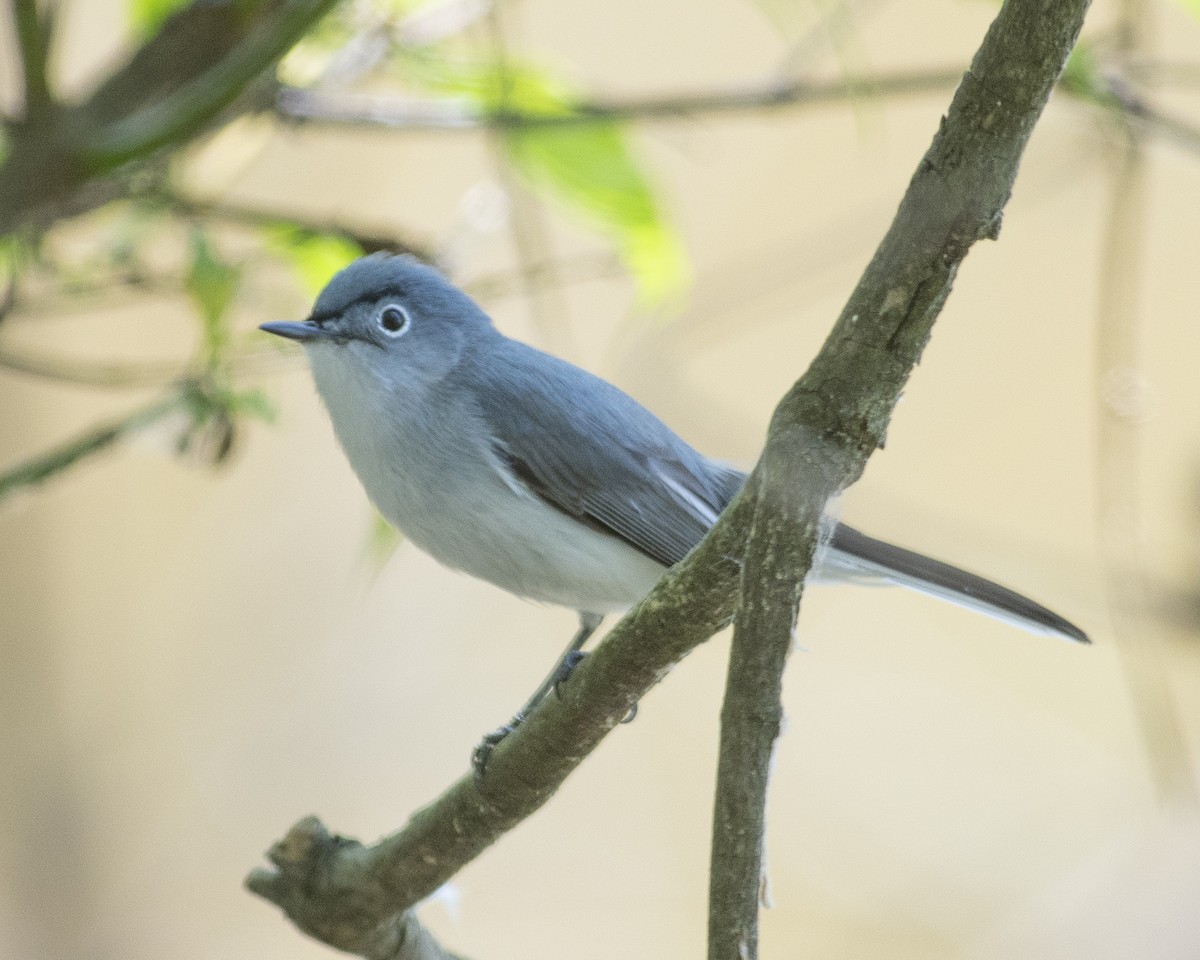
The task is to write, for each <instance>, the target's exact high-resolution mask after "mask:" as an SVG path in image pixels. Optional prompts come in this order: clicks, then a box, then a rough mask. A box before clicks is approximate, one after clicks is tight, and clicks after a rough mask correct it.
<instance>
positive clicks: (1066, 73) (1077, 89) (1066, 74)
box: [1059, 41, 1108, 98]
mask: <svg viewBox="0 0 1200 960" xmlns="http://www.w3.org/2000/svg"><path fill="white" fill-rule="evenodd" d="M1059 82H1060V83H1061V84H1062V86H1063V88H1064V89H1066V90H1068V91H1070V92H1071V93H1074V94H1077V95H1079V96H1085V97H1089V98H1095V97H1096V96H1098V95H1100V94H1102V93H1107V91H1108V85H1107V84H1106V83H1105V82H1104V78H1103V76H1101V73H1100V64H1099V61H1098V60H1097V59H1096V54H1095V51H1094V50H1093V49H1092V47H1091V45H1090V44H1087V43H1085V42H1083V41H1080V42H1079V43H1077V44H1076V45H1075V48H1074V49H1073V50H1072V51H1071V55H1070V56H1069V57H1067V63H1066V65H1065V66H1064V67H1063V72H1062V77H1060V78H1059Z"/></svg>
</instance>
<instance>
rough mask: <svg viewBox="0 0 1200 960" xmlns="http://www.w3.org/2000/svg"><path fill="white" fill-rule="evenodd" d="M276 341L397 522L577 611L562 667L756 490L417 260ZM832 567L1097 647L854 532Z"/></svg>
mask: <svg viewBox="0 0 1200 960" xmlns="http://www.w3.org/2000/svg"><path fill="white" fill-rule="evenodd" d="M262 329H263V330H265V331H267V332H268V333H274V334H277V335H279V336H282V337H287V338H289V339H292V340H298V341H299V342H301V343H302V344H303V345H304V346H305V348H306V352H307V354H308V359H309V362H310V363H311V365H312V372H313V377H314V379H315V380H316V384H317V390H318V391H319V393H320V395H321V398H322V400H324V402H325V405H326V407H328V408H329V415H330V417H331V418H332V420H333V427H334V431H335V432H336V433H337V436H338V440H340V441H341V444H342V447H343V448H344V449H345V451H346V455H347V456H348V457H349V458H350V463H351V465H352V466H353V467H354V471H355V473H357V474H358V477H359V479H360V480H361V481H362V484H363V486H364V487H365V488H366V490H367V494H368V495H369V496H370V498H371V500H372V501H373V502H374V504H375V506H376V507H377V508H378V509H379V512H380V513H382V514H383V516H384V517H385V518H387V520H388V521H389V522H390V523H392V524H393V525H394V526H396V527H397V528H398V529H399V530H401V531H402V532H403V533H404V534H405V536H407V537H408V538H409V539H410V540H412V542H413V543H415V544H416V545H417V546H418V547H420V548H421V549H423V550H424V551H426V552H427V553H429V554H430V555H431V556H433V557H434V558H435V559H437V560H439V561H440V562H442V563H443V564H445V565H446V566H448V567H453V568H455V569H458V570H463V571H465V572H467V573H470V574H472V575H474V576H476V577H479V578H480V579H483V580H487V581H489V582H490V583H494V584H496V585H497V586H499V587H503V588H504V589H505V590H508V591H509V592H510V593H515V594H517V595H518V596H521V597H528V598H530V599H533V600H541V601H546V602H549V603H554V604H559V605H562V606H565V607H570V608H571V609H574V610H577V611H579V614H580V620H581V628H580V630H579V632H578V633H577V634H576V636H575V637H574V639H573V640H572V642H571V646H570V647H569V648H568V651H567V654H565V655H564V658H566V657H568V656H569V655H571V654H573V653H574V652H575V651H577V650H578V649H579V647H581V646H582V645H583V643H584V642H585V641H586V640H587V637H588V635H589V634H590V633H591V632H592V631H593V630H594V629H595V628H596V627H597V626H598V625H599V622H600V619H601V616H602V615H603V614H606V613H610V612H613V611H616V610H623V609H625V608H627V607H629V606H631V605H632V604H634V603H635V602H636V601H638V600H639V599H641V597H642V596H644V595H645V594H646V593H647V592H649V590H650V588H651V587H653V586H654V584H655V582H656V581H657V580H658V578H659V577H660V576H661V575H662V573H663V571H664V570H666V568H667V567H670V566H671V565H673V564H675V563H678V562H679V561H680V560H682V559H683V557H684V555H685V554H687V553H688V551H689V550H691V549H692V547H694V546H695V545H696V544H697V543H699V541H700V539H701V538H702V537H703V536H704V534H705V532H706V531H707V530H708V529H709V527H711V526H712V525H713V523H715V522H716V519H717V515H718V514H719V513H720V512H721V510H722V509H723V508H724V507H725V505H726V504H727V503H728V502H729V501H730V499H731V498H732V497H733V495H734V494H735V493H736V492H737V491H738V489H739V488H740V487H741V485H742V482H743V481H744V479H745V474H744V473H742V472H741V471H739V470H735V469H732V468H730V467H727V466H724V465H722V464H719V463H716V462H714V461H712V460H709V459H707V458H706V457H704V456H701V455H700V454H699V453H697V452H696V451H695V450H693V449H692V448H691V447H690V446H688V444H686V443H685V442H684V441H683V440H681V439H680V438H679V437H678V436H676V435H675V433H674V432H673V431H672V430H671V429H670V428H669V427H667V426H666V425H665V424H664V423H662V421H660V420H659V419H658V418H657V417H655V416H654V415H653V414H652V413H650V412H649V411H648V410H646V409H645V408H644V407H642V406H641V405H640V404H638V403H637V402H636V401H635V400H633V399H632V398H631V397H629V396H628V395H626V394H625V393H622V392H621V391H620V390H618V389H617V388H616V387H614V386H613V385H612V384H610V383H607V382H605V381H604V380H601V379H599V378H598V377H595V376H593V375H592V374H590V373H587V372H586V371H584V370H581V369H579V368H578V367H575V366H572V365H571V364H569V363H567V362H565V361H563V360H559V359H557V358H555V357H552V356H549V355H547V354H545V353H542V352H540V351H538V350H535V349H534V348H533V347H530V346H527V345H526V344H523V343H519V342H517V341H515V340H510V339H509V338H508V337H506V336H504V335H503V334H502V333H500V332H499V331H498V330H497V329H496V328H495V327H494V326H492V322H491V320H490V319H489V318H488V316H487V315H486V314H485V313H484V312H483V311H482V310H481V309H480V308H479V307H478V306H477V305H476V304H475V302H474V301H472V300H471V299H470V298H469V297H468V296H467V295H466V294H465V293H463V292H462V291H461V290H459V289H458V288H456V287H455V286H453V285H452V284H451V283H450V282H449V281H447V280H446V279H444V278H443V277H442V276H441V275H440V274H439V273H438V272H437V271H435V270H434V269H432V268H431V267H427V266H424V265H422V264H420V263H418V262H417V261H415V260H413V259H411V258H409V257H401V256H390V255H387V254H372V255H371V256H369V257H364V258H362V259H360V260H357V261H355V262H354V263H352V264H351V265H350V266H348V267H346V269H344V270H342V271H341V272H340V273H339V274H337V276H335V277H334V278H333V280H331V281H330V283H329V285H328V286H327V287H326V288H325V289H324V290H323V291H322V292H321V295H320V296H319V297H318V298H317V303H316V306H315V308H314V310H313V313H312V316H310V317H309V318H308V319H307V320H305V321H304V322H303V323H291V322H275V323H264V324H263V325H262ZM820 561H821V562H820V564H819V567H818V568H817V569H816V570H815V571H814V572H815V574H816V575H817V576H818V577H821V578H822V579H829V580H854V581H863V580H868V581H875V582H887V583H895V584H900V585H902V586H906V587H910V588H913V589H915V590H919V591H921V592H923V593H927V594H932V595H934V596H937V597H941V598H943V599H946V600H950V601H952V602H954V603H957V604H960V605H962V606H965V607H970V608H972V609H975V610H978V611H981V612H983V613H987V614H990V615H992V616H995V617H999V618H1001V619H1003V620H1007V621H1009V622H1011V623H1014V624H1016V625H1018V626H1021V627H1024V628H1025V629H1027V630H1031V631H1034V632H1037V633H1046V634H1053V635H1058V636H1061V637H1066V638H1068V639H1071V640H1076V641H1079V642H1083V643H1086V642H1087V636H1086V635H1085V634H1084V632H1083V631H1082V630H1080V629H1079V628H1078V627H1076V626H1074V625H1073V624H1071V623H1069V622H1068V621H1066V620H1064V619H1063V618H1062V617H1060V616H1058V614H1056V613H1053V612H1051V611H1050V610H1048V609H1046V608H1045V607H1043V606H1041V605H1040V604H1037V603H1035V602H1034V601H1032V600H1030V599H1028V598H1027V597H1023V596H1021V595H1020V594H1018V593H1015V592H1013V591H1012V590H1008V589H1006V588H1005V587H1001V586H999V585H998V584H995V583H992V582H991V581H989V580H985V579H983V578H982V577H978V576H976V575H974V574H972V573H967V572H966V571H963V570H959V569H958V568H956V567H952V566H950V565H948V564H945V563H942V562H940V561H938V560H933V559H930V558H929V557H925V556H922V555H920V554H918V553H913V552H912V551H909V550H905V549H902V548H900V547H895V546H892V545H891V544H887V543H884V542H882V541H880V540H875V539H873V538H872V537H868V536H866V535H865V534H862V533H859V532H858V531H857V530H854V529H852V528H850V527H848V526H846V525H845V524H836V525H834V526H833V528H832V531H831V534H830V537H829V542H828V544H827V546H826V548H825V549H824V550H823V551H822V553H821V554H820ZM552 677H553V674H552ZM551 682H552V680H551V679H550V678H548V681H547V683H546V684H543V686H542V688H540V689H539V691H538V692H537V693H535V695H534V697H533V698H532V699H531V700H530V702H529V704H527V705H526V708H525V709H526V710H527V709H529V708H531V707H532V706H533V705H534V704H535V703H536V701H537V700H538V699H540V697H541V696H542V695H543V694H544V693H545V691H546V689H548V687H549V685H550V683H551ZM518 716H520V715H518Z"/></svg>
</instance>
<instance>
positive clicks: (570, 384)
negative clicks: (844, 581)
mask: <svg viewBox="0 0 1200 960" xmlns="http://www.w3.org/2000/svg"><path fill="white" fill-rule="evenodd" d="M465 359H466V362H464V363H463V364H461V365H460V367H459V370H458V371H457V372H458V373H459V374H460V375H462V376H463V377H464V379H465V381H468V382H469V383H470V389H472V390H473V392H474V394H475V396H476V397H477V398H478V403H479V408H480V413H481V415H482V416H483V418H484V420H485V422H486V423H487V425H488V427H489V428H490V430H491V431H492V434H493V436H494V437H495V438H496V442H495V450H496V453H497V454H498V456H499V457H500V458H501V459H502V461H503V462H504V463H505V464H507V466H508V467H509V469H510V470H511V471H512V473H513V475H514V476H515V477H516V479H517V480H518V481H520V482H521V483H523V484H524V485H525V486H527V487H528V488H529V489H530V490H531V491H533V492H534V493H535V494H537V495H538V496H539V497H541V498H542V499H544V500H545V501H546V502H547V503H549V504H550V505H552V506H554V507H555V508H556V509H558V510H561V511H563V512H564V513H567V514H568V515H570V516H572V517H575V518H576V519H579V520H580V521H582V522H585V523H587V524H589V525H590V526H592V527H595V528H598V529H601V530H604V531H605V532H607V533H610V534H612V535H614V536H616V537H619V538H620V539H621V540H624V541H625V542H626V543H628V544H630V545H631V546H633V547H635V548H636V549H637V550H640V551H641V552H642V553H643V554H645V555H646V556H648V557H650V558H651V559H653V560H656V561H657V562H659V563H661V564H663V565H664V566H672V565H673V564H675V563H678V562H679V561H680V560H682V559H683V558H684V556H685V555H686V554H687V553H688V551H690V550H691V549H692V547H694V546H695V545H696V544H697V543H699V542H700V540H701V538H703V536H704V534H705V533H706V532H707V531H708V529H709V527H711V526H712V525H713V523H714V522H715V521H716V518H717V515H718V514H720V512H721V511H722V510H723V509H724V507H725V505H726V504H727V503H728V502H729V501H730V499H732V497H733V495H734V494H735V493H736V492H737V491H738V489H739V488H740V487H741V485H742V482H743V481H744V480H745V475H744V474H743V473H742V472H741V471H738V470H734V469H732V468H730V467H726V466H723V465H721V464H718V463H715V462H713V461H712V460H709V459H708V458H706V457H704V456H702V455H701V454H699V453H697V452H696V451H695V450H694V449H692V447H690V446H689V445H688V444H687V443H685V442H684V441H683V440H682V439H681V438H680V437H678V436H677V435H676V434H675V433H674V431H672V430H671V429H670V428H669V427H668V426H667V425H666V424H664V423H663V422H662V421H661V420H659V419H658V418H657V417H656V416H654V414H652V413H651V412H650V411H649V410H647V409H646V408H645V407H643V406H642V405H641V404H639V403H638V402H637V401H636V400H634V399H633V398H632V397H630V396H628V395H627V394H625V393H623V392H622V391H620V390H618V389H617V388H616V387H614V386H612V385H611V384H609V383H607V382H605V381H604V380H601V379H600V378H598V377H595V376H593V375H592V374H590V373H588V372H587V371H585V370H581V369H580V368H578V367H576V366H573V365H572V364H569V363H567V362H566V361H564V360H559V359H558V358H556V357H552V356H550V355H548V354H545V353H542V352H541V351H539V350H536V349H534V348H533V347H530V346H527V345H526V344H523V343H519V342H518V341H515V340H509V339H508V338H498V339H495V340H490V341H489V342H488V343H487V345H486V350H484V351H480V352H474V351H472V352H471V353H470V354H469V355H468V358H465Z"/></svg>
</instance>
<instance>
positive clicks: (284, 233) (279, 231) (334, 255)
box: [263, 223, 365, 297]
mask: <svg viewBox="0 0 1200 960" xmlns="http://www.w3.org/2000/svg"><path fill="white" fill-rule="evenodd" d="M263 233H264V237H265V239H266V242H267V246H268V247H269V248H270V249H272V250H274V251H275V252H276V253H278V254H280V255H281V256H282V257H284V259H286V260H287V261H288V262H289V263H290V264H291V266H292V268H293V269H294V270H295V271H296V275H297V276H298V277H299V278H300V282H301V283H302V284H303V285H304V289H305V290H306V291H307V292H308V295H309V296H310V297H316V295H317V294H318V293H320V292H321V290H322V289H324V287H325V284H327V283H328V282H329V281H330V279H331V278H332V277H333V275H334V274H335V273H337V272H338V271H339V270H341V269H342V267H344V266H346V265H347V264H349V263H350V262H351V261H352V260H357V259H358V258H359V257H361V256H362V255H363V253H364V252H365V251H364V250H363V248H362V247H361V246H359V245H358V244H357V243H355V242H354V241H353V240H350V239H349V238H347V237H344V236H342V235H341V234H337V233H317V232H315V231H312V230H306V229H304V228H302V227H297V226H295V225H294V224H290V223H279V224H274V225H272V226H269V227H266V228H265V229H264V231H263Z"/></svg>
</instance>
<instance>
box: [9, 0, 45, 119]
mask: <svg viewBox="0 0 1200 960" xmlns="http://www.w3.org/2000/svg"><path fill="white" fill-rule="evenodd" d="M12 14H13V21H14V24H15V26H16V28H17V43H18V44H19V45H20V50H21V76H22V79H23V83H24V86H25V91H24V96H25V115H24V118H23V122H24V123H25V124H27V125H30V126H36V124H37V123H38V122H39V121H41V120H42V118H43V117H44V116H45V114H46V113H47V111H49V110H50V108H51V106H52V102H53V101H52V100H51V97H50V80H49V76H48V75H47V60H48V58H49V55H50V34H51V25H50V16H51V14H50V12H49V11H47V12H46V13H45V14H43V13H42V12H40V11H39V10H38V4H37V0H12Z"/></svg>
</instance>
